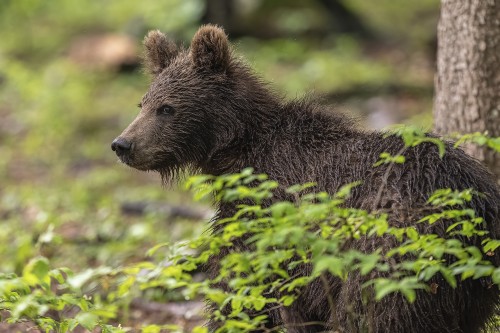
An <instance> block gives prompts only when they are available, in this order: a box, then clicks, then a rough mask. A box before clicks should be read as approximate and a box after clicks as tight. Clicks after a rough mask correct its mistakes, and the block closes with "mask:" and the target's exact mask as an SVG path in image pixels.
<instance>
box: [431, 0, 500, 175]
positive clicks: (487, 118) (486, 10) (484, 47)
mask: <svg viewBox="0 0 500 333" xmlns="http://www.w3.org/2000/svg"><path fill="white" fill-rule="evenodd" d="M435 85H436V97H435V104H434V130H435V131H436V132H437V133H440V134H450V133H455V132H458V133H461V134H465V133H473V132H481V133H484V132H487V133H488V135H489V136H492V137H499V136H500V0H442V1H441V18H440V21H439V25H438V55H437V75H436V80H435ZM464 148H465V150H466V151H467V152H468V153H469V154H471V155H472V156H474V157H475V158H477V159H479V160H481V161H483V162H484V163H485V164H486V166H487V167H488V168H489V169H490V170H491V171H492V172H493V173H495V174H496V176H497V179H499V178H500V154H499V153H494V152H493V151H492V150H491V149H488V148H485V147H479V146H475V145H467V146H465V147H464Z"/></svg>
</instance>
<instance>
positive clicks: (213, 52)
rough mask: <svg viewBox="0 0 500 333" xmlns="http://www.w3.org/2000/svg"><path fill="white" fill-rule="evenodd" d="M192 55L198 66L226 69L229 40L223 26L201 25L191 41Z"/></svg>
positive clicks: (216, 69) (217, 69)
mask: <svg viewBox="0 0 500 333" xmlns="http://www.w3.org/2000/svg"><path fill="white" fill-rule="evenodd" d="M191 57H192V59H193V62H194V64H195V65H196V66H197V67H201V68H207V69H212V70H214V71H220V72H222V71H224V70H225V69H226V68H227V66H228V64H229V57H230V51H229V42H228V40H227V36H226V33H225V32H224V30H223V29H222V28H219V27H217V26H214V25H205V26H203V27H201V28H200V29H199V30H198V31H197V32H196V34H195V35H194V37H193V40H192V41H191Z"/></svg>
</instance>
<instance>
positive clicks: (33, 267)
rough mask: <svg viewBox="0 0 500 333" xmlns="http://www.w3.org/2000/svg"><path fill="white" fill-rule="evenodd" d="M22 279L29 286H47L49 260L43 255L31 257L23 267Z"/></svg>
mask: <svg viewBox="0 0 500 333" xmlns="http://www.w3.org/2000/svg"><path fill="white" fill-rule="evenodd" d="M23 279H24V280H25V281H26V283H28V284H29V285H30V286H35V285H41V286H43V287H45V288H48V287H49V285H50V276H49V261H48V260H47V258H44V257H37V258H33V259H31V260H30V261H29V262H28V264H27V265H26V266H25V267H24V269H23Z"/></svg>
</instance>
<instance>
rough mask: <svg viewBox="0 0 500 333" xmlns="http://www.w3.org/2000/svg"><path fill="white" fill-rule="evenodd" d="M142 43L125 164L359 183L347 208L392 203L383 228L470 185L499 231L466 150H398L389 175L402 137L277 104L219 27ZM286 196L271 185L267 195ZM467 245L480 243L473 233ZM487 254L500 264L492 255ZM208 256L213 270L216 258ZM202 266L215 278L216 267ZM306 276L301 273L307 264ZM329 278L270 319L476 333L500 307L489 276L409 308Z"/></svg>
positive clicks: (275, 323) (482, 173)
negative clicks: (138, 98) (139, 88)
mask: <svg viewBox="0 0 500 333" xmlns="http://www.w3.org/2000/svg"><path fill="white" fill-rule="evenodd" d="M144 45H145V51H146V54H145V58H146V64H147V68H148V70H149V71H150V73H151V74H152V75H153V80H152V83H151V86H150V88H149V90H148V92H147V93H146V94H145V95H144V97H143V99H142V102H141V103H140V107H141V111H140V113H139V115H138V116H137V118H136V119H135V120H134V121H133V122H132V123H131V124H130V125H129V126H128V127H127V128H126V129H125V130H124V131H123V133H122V134H121V135H120V136H119V137H118V138H117V139H115V140H114V141H113V143H112V149H113V150H114V151H115V152H116V154H117V155H118V156H119V158H120V159H121V161H123V163H125V164H127V165H129V166H131V167H133V168H136V169H139V170H154V171H158V172H159V173H160V174H161V175H162V177H163V178H164V179H165V180H167V181H168V180H172V179H175V178H176V177H177V176H178V171H180V170H185V169H188V170H189V171H191V172H203V173H207V174H213V175H221V174H227V173H236V172H239V171H241V170H242V169H244V168H246V167H253V168H254V169H255V172H257V173H266V174H268V175H269V177H270V178H271V179H274V180H276V181H278V182H279V183H280V184H281V185H283V186H285V187H288V186H291V185H294V184H302V183H306V182H315V183H316V184H317V187H316V189H317V190H318V191H327V192H329V193H334V192H336V191H337V190H338V189H339V187H340V186H342V185H345V184H347V183H351V182H355V181H358V180H361V181H362V184H361V185H360V186H358V187H356V188H355V189H354V190H353V193H352V195H351V197H350V198H349V199H348V202H347V203H346V204H347V205H350V206H351V207H356V208H361V209H367V210H373V209H386V210H390V211H391V212H393V213H392V214H391V217H390V223H393V224H394V225H398V226H405V225H407V226H409V225H416V221H418V219H419V218H420V217H421V216H416V215H418V213H409V212H419V211H422V209H421V208H422V207H424V206H425V205H426V200H427V199H428V197H429V195H430V194H431V193H433V191H435V190H436V189H440V188H451V189H455V190H464V189H469V188H473V189H475V190H477V191H479V192H481V193H483V195H482V196H476V197H475V198H474V199H473V200H472V201H471V202H470V203H469V207H470V208H472V209H473V210H474V211H475V213H476V216H479V217H482V218H483V219H484V223H483V227H484V229H486V230H487V231H488V232H489V237H492V238H496V239H498V238H499V235H500V224H499V223H500V191H499V188H498V186H497V185H496V184H495V181H494V180H493V178H492V176H491V174H490V173H489V172H488V171H487V170H486V169H485V168H484V167H483V166H482V165H481V164H480V163H478V162H477V161H476V160H474V159H473V158H471V157H469V156H468V155H466V154H465V153H463V152H462V151H461V150H459V149H454V148H453V147H452V146H451V145H447V149H446V153H445V155H444V157H443V158H441V157H440V156H439V152H438V149H437V148H436V145H434V144H430V143H426V144H421V145H418V146H416V147H414V148H408V149H406V150H404V149H403V150H404V153H403V155H404V156H405V158H406V162H405V163H403V164H396V165H393V166H392V167H391V169H390V170H389V171H390V172H389V174H388V175H386V171H387V170H388V169H387V166H380V167H377V168H374V167H373V165H374V163H375V162H376V161H377V160H378V159H379V157H380V154H381V153H382V152H388V153H390V154H391V155H396V154H398V152H400V151H401V150H402V148H404V145H403V143H402V140H401V139H400V138H398V137H395V136H388V137H387V136H385V135H384V134H383V133H378V132H371V133H370V132H363V131H360V130H358V129H356V127H355V124H354V122H353V121H352V120H351V119H349V118H347V117H345V116H343V115H340V114H337V113H335V112H334V111H331V110H329V109H328V108H326V107H323V106H320V105H318V104H315V103H314V102H312V101H310V100H307V99H299V100H295V101H284V100H283V99H282V98H280V97H278V96H277V95H276V94H275V93H273V91H272V90H270V89H269V88H268V86H267V85H266V84H264V83H263V82H262V81H261V80H260V79H259V77H258V76H256V75H255V74H254V72H253V71H252V70H251V69H250V68H249V66H248V65H247V64H245V62H244V61H242V60H241V59H239V58H238V57H236V56H235V55H234V54H233V52H232V50H231V47H230V45H229V43H228V40H227V37H226V35H225V33H224V31H223V30H222V29H221V28H219V27H215V26H210V25H208V26H204V27H201V28H200V29H199V30H198V32H197V33H196V34H195V36H194V38H193V40H192V42H191V46H190V47H189V48H188V49H184V48H182V47H179V46H177V45H176V44H175V43H174V42H172V41H170V40H169V39H168V38H167V37H166V36H165V35H163V34H162V33H161V32H159V31H151V32H150V33H149V34H148V35H147V37H146V38H145V40H144ZM332 75H334V73H332ZM286 199H287V198H286V196H285V194H284V193H281V192H279V191H278V192H277V193H276V195H275V197H274V199H273V200H276V201H278V200H286ZM419 208H420V209H419ZM234 212H235V207H234V206H232V205H231V204H227V203H225V204H222V205H221V206H220V207H218V215H217V216H218V218H219V219H220V218H224V217H228V216H232V215H233V214H234ZM419 225H422V224H419ZM443 230H446V222H436V223H435V224H432V225H428V226H426V232H431V233H437V234H439V235H443V233H444V232H443ZM466 241H467V242H468V243H469V244H470V245H474V246H478V247H480V246H481V239H479V237H475V238H468V239H466ZM394 245H395V243H394V240H392V239H390V238H389V237H386V238H377V240H376V241H370V242H368V241H366V242H362V241H360V242H358V243H356V244H354V245H353V246H355V247H356V248H358V249H359V250H362V251H367V252H368V251H373V250H374V249H376V248H388V247H391V246H394ZM488 258H489V259H490V260H492V261H493V262H494V263H495V265H498V264H499V256H498V254H496V253H495V254H494V255H493V256H491V257H488ZM213 259H214V260H213V263H214V265H213V266H217V260H218V259H217V258H213ZM209 271H211V272H209V274H212V275H213V274H217V273H216V272H215V271H216V269H214V268H209ZM303 271H304V272H303V274H307V271H308V268H304V269H303ZM212 277H213V276H212ZM328 279H329V283H330V288H329V292H328V293H327V292H325V289H324V286H323V284H321V283H320V282H317V283H312V284H311V285H309V286H307V287H305V288H304V289H303V290H302V291H301V295H300V298H299V299H298V300H297V301H296V302H294V303H293V304H292V305H291V306H289V307H282V308H279V309H276V308H270V309H268V315H269V322H268V324H267V326H268V327H269V328H273V327H274V328H278V327H285V328H287V330H288V331H289V332H292V331H293V332H316V331H324V330H331V331H337V332H351V333H355V332H363V331H366V330H367V327H368V326H369V328H370V332H391V333H401V332H418V333H424V332H441V333H442V332H455V333H458V332H467V333H471V332H479V331H480V330H481V329H482V328H484V327H485V326H486V325H487V323H488V322H489V321H490V320H491V319H492V317H493V315H494V313H495V310H496V308H497V305H499V292H498V288H497V287H496V286H492V284H491V282H490V281H489V280H486V279H477V280H472V279H468V280H466V281H460V282H458V286H457V287H456V288H451V287H450V286H449V285H448V284H447V283H446V282H445V280H444V279H443V278H441V277H436V279H435V283H436V284H437V285H438V286H439V288H438V289H437V292H435V293H431V292H427V291H418V292H417V297H416V300H415V302H413V303H411V304H410V303H408V302H407V301H406V300H405V299H404V297H402V296H401V295H400V294H391V295H389V296H387V297H385V298H384V299H382V300H381V301H380V302H377V303H376V304H375V305H373V304H372V305H371V306H370V308H369V309H367V306H366V304H364V303H363V302H362V297H361V292H360V286H361V284H362V283H363V282H364V281H363V278H362V277H360V276H359V274H351V275H350V276H349V277H348V278H347V280H346V281H344V282H340V281H338V280H337V279H334V278H333V277H329V278H328ZM329 300H330V301H331V300H333V302H331V303H333V306H332V305H331V304H330V303H329ZM310 323H315V324H314V325H310ZM367 323H369V325H367ZM210 327H211V329H215V328H217V327H218V323H217V322H211V323H210Z"/></svg>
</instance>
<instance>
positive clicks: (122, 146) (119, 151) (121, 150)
mask: <svg viewBox="0 0 500 333" xmlns="http://www.w3.org/2000/svg"><path fill="white" fill-rule="evenodd" d="M131 147H132V144H131V143H130V142H128V141H127V140H125V139H122V138H116V139H114V140H113V142H112V143H111V149H112V150H113V151H114V152H116V155H118V156H122V155H124V154H127V153H128V152H129V151H130V148H131Z"/></svg>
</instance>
